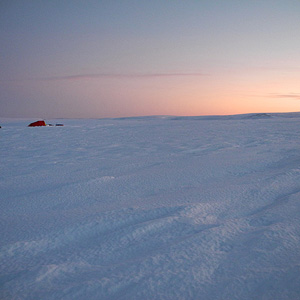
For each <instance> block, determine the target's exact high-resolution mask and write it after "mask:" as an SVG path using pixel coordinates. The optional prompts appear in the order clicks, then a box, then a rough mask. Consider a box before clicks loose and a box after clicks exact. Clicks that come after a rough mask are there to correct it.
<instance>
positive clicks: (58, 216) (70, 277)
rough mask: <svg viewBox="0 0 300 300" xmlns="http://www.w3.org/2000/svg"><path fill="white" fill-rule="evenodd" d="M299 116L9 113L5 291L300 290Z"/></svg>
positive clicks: (62, 295) (132, 294) (0, 255)
mask: <svg viewBox="0 0 300 300" xmlns="http://www.w3.org/2000/svg"><path fill="white" fill-rule="evenodd" d="M299 121H300V116H299V115H298V114H283V115H280V114H279V115H276V114H273V115H266V116H265V115H246V116H232V117H211V118H209V117H202V118H201V117H197V118H196V117H194V118H193V117H191V118H187V117H177V118H174V117H145V118H132V119H130V118H129V119H102V120H63V121H62V122H61V123H64V124H65V126H64V127H41V128H27V127H26V125H27V123H29V122H26V121H23V120H20V121H17V120H16V121H9V120H4V121H2V123H1V125H2V128H1V132H0V138H1V143H0V146H1V153H3V155H2V156H1V158H0V165H1V169H2V172H1V174H0V176H1V180H0V190H1V196H0V197H1V201H0V222H1V223H0V224H1V238H0V246H1V248H0V274H1V276H0V298H3V299H83V298H87V299H278V300H279V299H280V300H282V299H300V284H299V282H300V222H299V218H300V214H299V213H300V202H299V199H300V197H299V196H300V155H299V146H300V144H299V134H300V127H299ZM49 123H56V121H54V122H49Z"/></svg>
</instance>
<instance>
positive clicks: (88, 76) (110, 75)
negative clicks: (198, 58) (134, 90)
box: [40, 73, 208, 80]
mask: <svg viewBox="0 0 300 300" xmlns="http://www.w3.org/2000/svg"><path fill="white" fill-rule="evenodd" d="M207 75H208V74H204V73H132V74H121V73H120V74H117V73H99V74H76V75H66V76H52V77H44V78H40V80H82V79H97V78H112V79H113V78H116V79H117V78H157V77H202V76H207Z"/></svg>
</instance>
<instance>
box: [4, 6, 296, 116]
mask: <svg viewBox="0 0 300 300" xmlns="http://www.w3.org/2000/svg"><path fill="white" fill-rule="evenodd" d="M299 36H300V1H299V0H285V1H282V0H251V1H246V0H245V1H243V0H219V1H217V0H215V1H214V0H202V1H201V0H198V1H196V0H194V1H188V0H186V1H184V0H181V1H179V0H173V1H171V0H164V1H163V0H160V1H158V0H148V1H146V0H137V1H134V0H123V1H120V0H115V1H113V0H107V1H101V0H98V1H89V0H87V1H61V0H60V1H56V0H52V1H42V0H39V1H38V0H37V1H33V0H32V1H31V0H28V1H24V0H23V1H18V0H11V1H8V0H4V1H1V2H0V41H1V42H0V116H1V117H26V118H27V117H30V118H31V117H36V118H43V119H47V118H63V117H68V118H72V117H74V118H89V117H91V118H98V117H99V118H101V117H123V116H138V115H140V116H141V115H208V114H209V115H212V114H213V115H219V114H237V113H252V112H291V111H300V38H299Z"/></svg>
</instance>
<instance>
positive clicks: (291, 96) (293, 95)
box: [269, 93, 300, 100]
mask: <svg viewBox="0 0 300 300" xmlns="http://www.w3.org/2000/svg"><path fill="white" fill-rule="evenodd" d="M269 97H272V98H282V99H287V98H289V99H295V100H300V93H289V94H271V95H269Z"/></svg>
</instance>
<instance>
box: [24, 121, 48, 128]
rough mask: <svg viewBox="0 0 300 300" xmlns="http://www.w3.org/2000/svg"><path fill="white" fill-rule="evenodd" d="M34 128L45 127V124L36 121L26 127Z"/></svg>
mask: <svg viewBox="0 0 300 300" xmlns="http://www.w3.org/2000/svg"><path fill="white" fill-rule="evenodd" d="M35 126H46V123H45V121H36V122H33V123H30V124H29V125H28V127H35Z"/></svg>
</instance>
